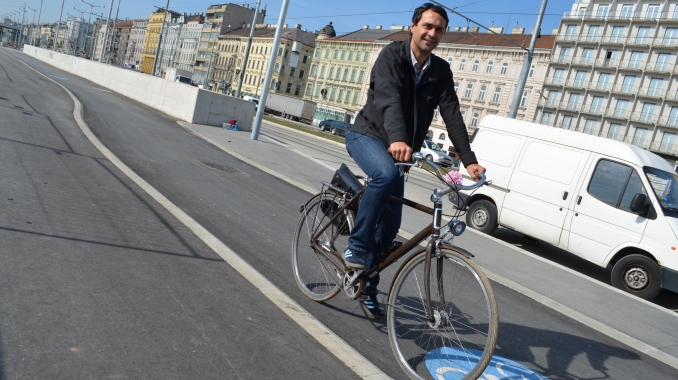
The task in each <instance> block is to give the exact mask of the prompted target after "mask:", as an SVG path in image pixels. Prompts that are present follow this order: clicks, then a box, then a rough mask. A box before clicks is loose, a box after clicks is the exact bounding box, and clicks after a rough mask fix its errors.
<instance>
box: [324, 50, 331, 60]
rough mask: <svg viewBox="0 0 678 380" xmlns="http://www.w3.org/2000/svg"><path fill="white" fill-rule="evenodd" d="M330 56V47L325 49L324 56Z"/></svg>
mask: <svg viewBox="0 0 678 380" xmlns="http://www.w3.org/2000/svg"><path fill="white" fill-rule="evenodd" d="M329 56H330V49H325V58H327V57H329Z"/></svg>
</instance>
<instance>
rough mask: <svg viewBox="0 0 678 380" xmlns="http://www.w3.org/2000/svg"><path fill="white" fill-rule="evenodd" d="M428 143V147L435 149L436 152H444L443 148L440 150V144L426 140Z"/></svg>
mask: <svg viewBox="0 0 678 380" xmlns="http://www.w3.org/2000/svg"><path fill="white" fill-rule="evenodd" d="M426 145H428V147H429V148H430V149H431V150H435V151H436V152H442V150H440V147H439V146H438V145H436V144H434V143H432V142H430V141H427V142H426Z"/></svg>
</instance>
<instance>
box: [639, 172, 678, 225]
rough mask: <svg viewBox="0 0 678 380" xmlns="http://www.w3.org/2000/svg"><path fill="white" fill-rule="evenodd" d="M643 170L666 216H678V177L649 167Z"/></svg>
mask: <svg viewBox="0 0 678 380" xmlns="http://www.w3.org/2000/svg"><path fill="white" fill-rule="evenodd" d="M643 169H644V170H645V175H646V176H647V180H648V181H649V182H650V185H651V186H652V190H654V193H655V195H656V196H657V199H659V204H660V205H661V207H662V210H663V211H664V214H665V215H666V214H668V213H671V214H673V215H672V216H678V213H676V211H678V175H676V174H674V173H669V172H665V171H663V170H659V169H655V168H651V167H647V166H646V167H645V168H643Z"/></svg>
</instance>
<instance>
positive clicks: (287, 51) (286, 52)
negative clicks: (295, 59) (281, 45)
mask: <svg viewBox="0 0 678 380" xmlns="http://www.w3.org/2000/svg"><path fill="white" fill-rule="evenodd" d="M289 52H290V51H289V50H287V49H285V58H287V54H288V53H289Z"/></svg>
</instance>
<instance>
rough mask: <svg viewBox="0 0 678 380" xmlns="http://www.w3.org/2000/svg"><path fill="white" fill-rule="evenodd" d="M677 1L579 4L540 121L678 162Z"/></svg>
mask: <svg viewBox="0 0 678 380" xmlns="http://www.w3.org/2000/svg"><path fill="white" fill-rule="evenodd" d="M677 56H678V0H665V1H655V0H636V1H624V0H622V1H600V0H578V1H577V2H576V3H574V4H573V6H572V9H571V11H568V12H566V13H565V14H564V16H563V19H562V20H561V23H560V26H559V29H558V36H557V39H556V43H555V46H554V48H553V55H552V58H551V63H550V65H549V70H548V74H547V78H546V81H545V84H544V89H545V93H544V95H545V99H542V100H541V102H540V108H541V110H540V112H539V115H538V116H537V118H536V121H539V122H541V123H542V124H546V125H551V126H554V127H559V128H565V129H572V130H577V131H581V132H584V133H588V134H594V135H598V136H604V137H608V138H612V139H616V140H621V141H625V142H628V143H631V144H634V145H637V146H639V147H642V148H644V149H648V150H650V151H652V152H655V153H657V154H659V155H661V156H663V157H664V158H665V159H667V160H668V161H669V162H671V163H675V162H676V160H677V159H678V141H676V134H677V133H678V66H677V65H676V58H677Z"/></svg>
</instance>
